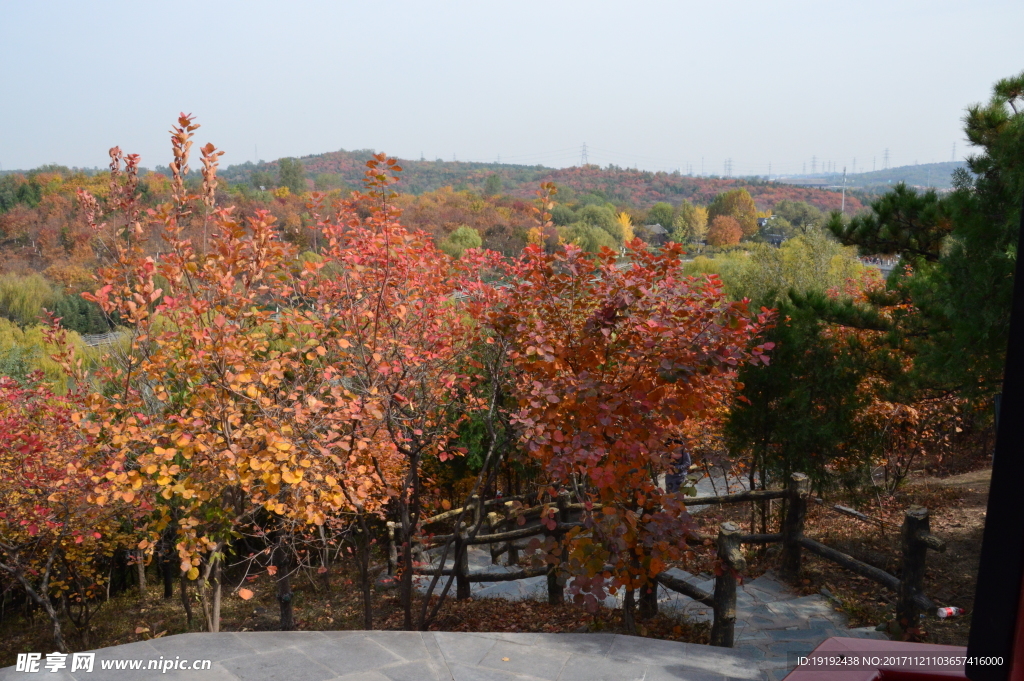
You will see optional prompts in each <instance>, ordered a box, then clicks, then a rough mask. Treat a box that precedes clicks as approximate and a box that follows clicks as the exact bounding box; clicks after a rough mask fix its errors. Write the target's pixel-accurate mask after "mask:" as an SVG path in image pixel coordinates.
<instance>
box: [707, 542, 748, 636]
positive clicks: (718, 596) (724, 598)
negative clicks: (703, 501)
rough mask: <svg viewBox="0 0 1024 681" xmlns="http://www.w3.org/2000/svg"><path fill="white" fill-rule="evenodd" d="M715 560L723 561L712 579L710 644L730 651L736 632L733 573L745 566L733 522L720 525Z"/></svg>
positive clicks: (734, 577) (734, 579) (734, 581)
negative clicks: (712, 599)
mask: <svg viewBox="0 0 1024 681" xmlns="http://www.w3.org/2000/svg"><path fill="white" fill-rule="evenodd" d="M718 558H719V560H721V561H722V574H720V575H719V576H718V577H716V578H715V596H714V598H715V607H714V609H715V621H714V624H712V625H711V645H713V646H719V647H722V648H732V644H733V636H734V634H735V629H736V571H739V570H744V569H746V567H747V561H746V560H745V559H744V558H743V553H742V552H741V551H740V528H739V526H737V525H736V524H735V523H722V525H721V527H720V528H719V530H718Z"/></svg>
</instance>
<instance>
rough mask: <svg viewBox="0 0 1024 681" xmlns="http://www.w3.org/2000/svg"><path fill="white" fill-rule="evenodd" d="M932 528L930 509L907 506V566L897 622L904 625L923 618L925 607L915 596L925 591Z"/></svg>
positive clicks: (905, 519) (901, 584)
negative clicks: (925, 539)
mask: <svg viewBox="0 0 1024 681" xmlns="http://www.w3.org/2000/svg"><path fill="white" fill-rule="evenodd" d="M930 529H931V523H930V521H929V519H928V509H927V508H924V507H923V506H911V507H910V508H909V509H907V512H906V514H905V515H904V516H903V533H902V534H903V536H902V540H903V541H902V544H903V566H902V569H901V571H900V592H899V599H898V601H897V603H896V621H897V622H899V623H900V626H902V627H904V628H907V627H916V626H917V625H918V621H919V620H920V617H921V608H920V606H919V605H917V604H916V603H915V602H914V598H915V596H917V595H918V594H921V593H923V591H924V588H923V587H924V563H925V554H926V553H927V551H928V544H927V543H925V541H924V537H926V536H927V535H928V534H929V530H930Z"/></svg>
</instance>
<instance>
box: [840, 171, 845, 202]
mask: <svg viewBox="0 0 1024 681" xmlns="http://www.w3.org/2000/svg"><path fill="white" fill-rule="evenodd" d="M840 212H841V213H845V212H846V166H843V207H842V208H841V209H840Z"/></svg>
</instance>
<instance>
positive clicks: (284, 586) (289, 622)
mask: <svg viewBox="0 0 1024 681" xmlns="http://www.w3.org/2000/svg"><path fill="white" fill-rule="evenodd" d="M273 563H274V566H275V567H277V604H278V606H279V607H280V611H281V626H280V629H281V631H295V608H294V603H293V601H292V598H293V594H292V571H291V565H292V561H291V553H290V552H289V550H288V547H287V546H285V545H284V538H283V537H281V538H279V539H278V544H277V547H276V548H275V549H274V559H273Z"/></svg>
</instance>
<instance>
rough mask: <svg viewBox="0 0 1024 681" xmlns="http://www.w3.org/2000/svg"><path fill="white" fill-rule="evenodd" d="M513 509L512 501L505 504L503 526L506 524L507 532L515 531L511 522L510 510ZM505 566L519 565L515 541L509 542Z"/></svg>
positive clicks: (513, 503)
mask: <svg viewBox="0 0 1024 681" xmlns="http://www.w3.org/2000/svg"><path fill="white" fill-rule="evenodd" d="M514 507H515V502H512V501H506V502H505V524H506V527H507V529H509V530H514V529H515V523H514V522H513V520H512V519H513V517H514V516H513V515H512V509H513V508H514ZM505 565H508V566H510V567H515V566H516V565H519V549H518V548H516V541H515V539H512V540H510V541H509V543H508V554H507V557H506V558H505Z"/></svg>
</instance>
